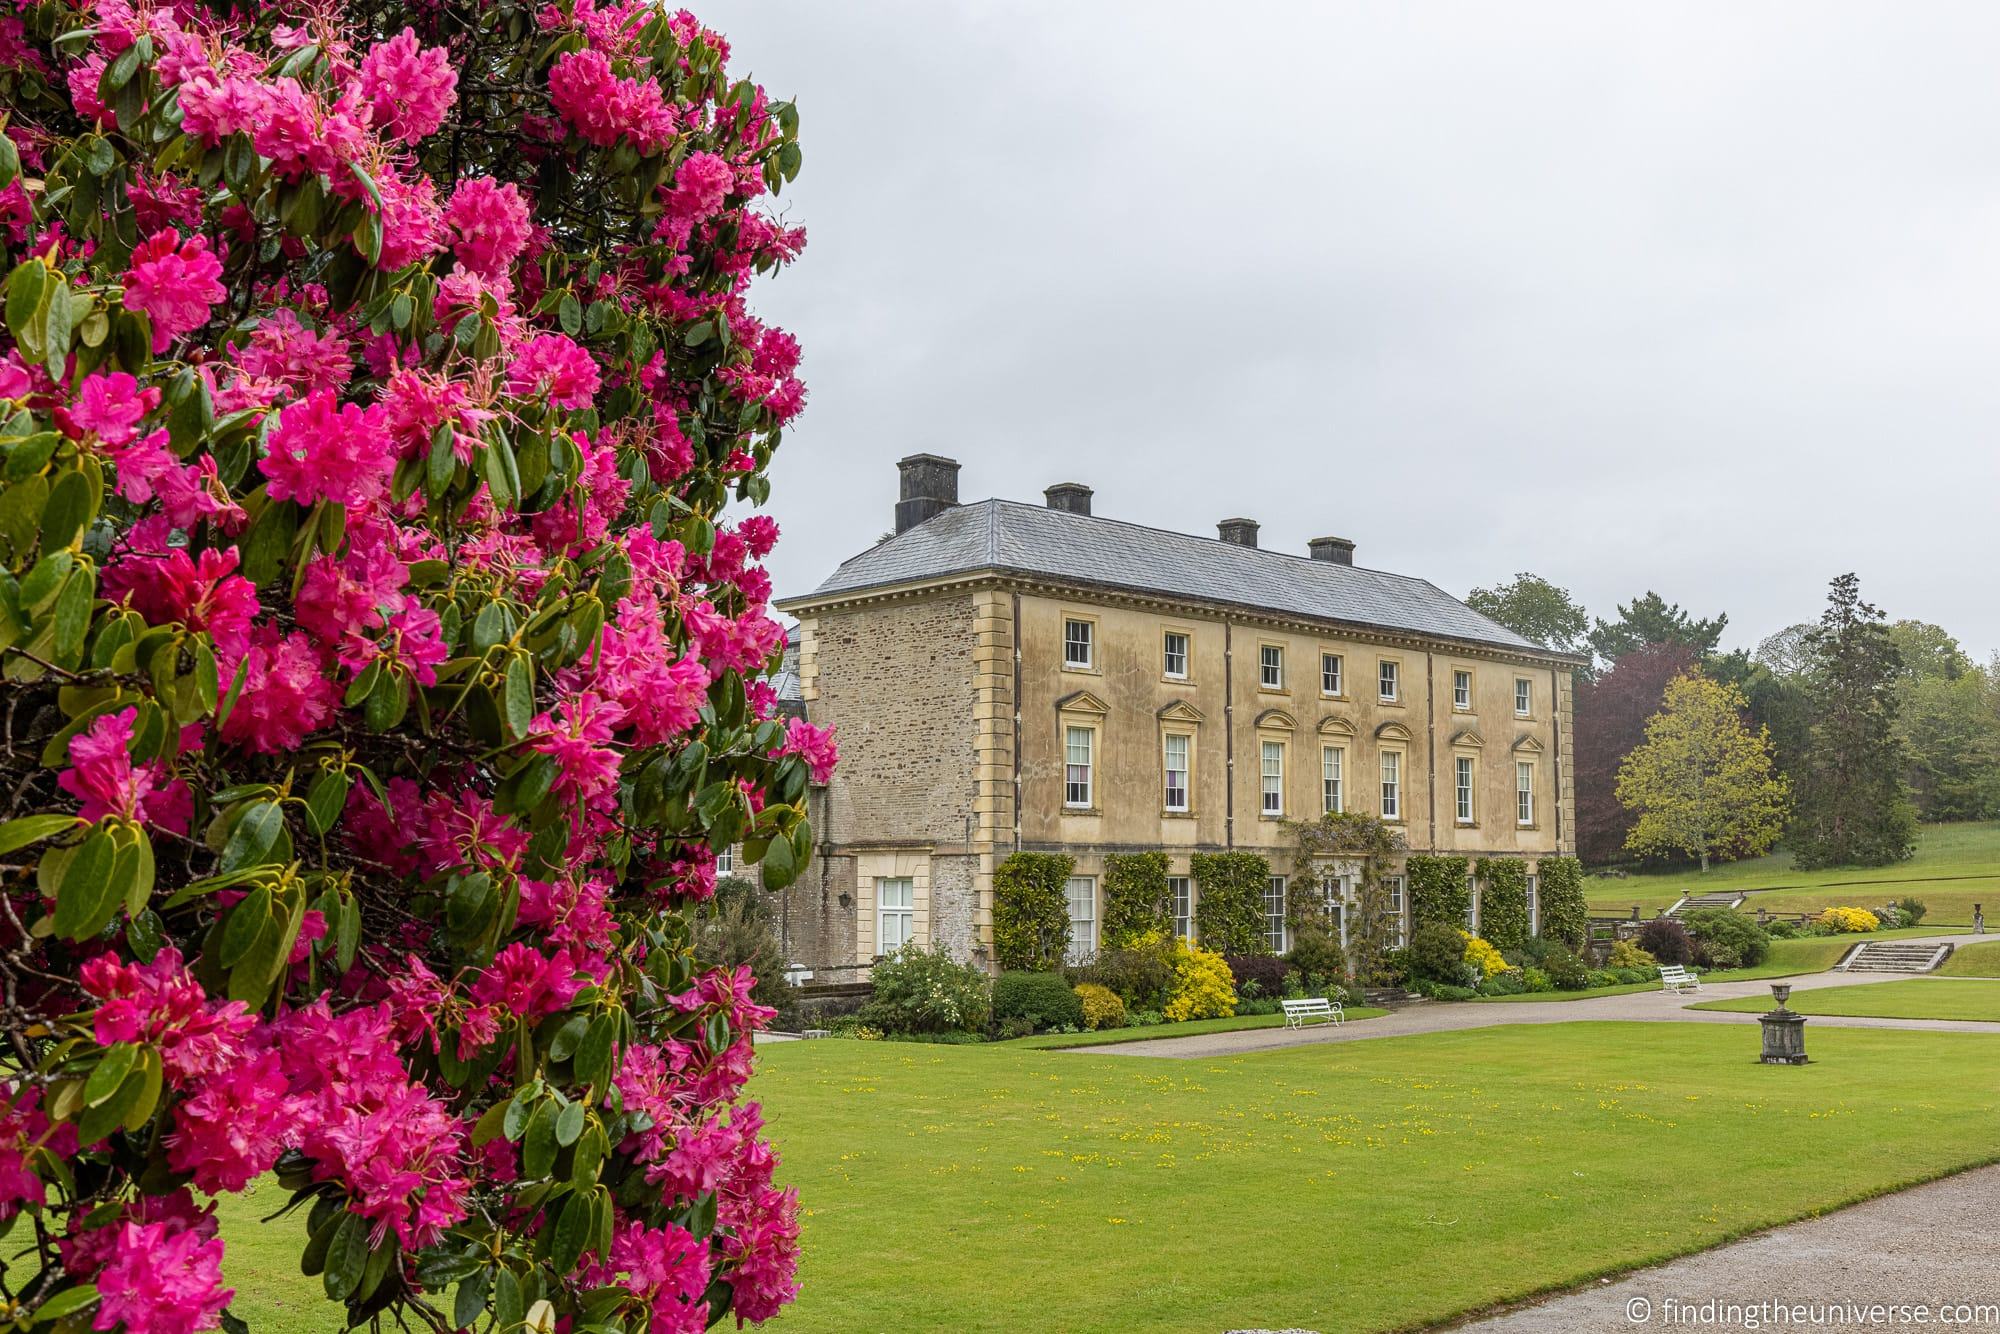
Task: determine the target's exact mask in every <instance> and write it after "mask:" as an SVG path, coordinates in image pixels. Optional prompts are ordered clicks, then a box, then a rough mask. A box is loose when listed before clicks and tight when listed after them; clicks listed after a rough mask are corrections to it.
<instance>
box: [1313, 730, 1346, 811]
mask: <svg viewBox="0 0 2000 1334" xmlns="http://www.w3.org/2000/svg"><path fill="white" fill-rule="evenodd" d="M1319 804H1320V810H1321V812H1322V813H1324V814H1327V815H1334V814H1337V813H1339V812H1340V811H1343V810H1345V809H1347V747H1345V746H1321V747H1320V748H1319Z"/></svg>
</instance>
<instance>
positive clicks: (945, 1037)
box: [882, 1033, 986, 1047]
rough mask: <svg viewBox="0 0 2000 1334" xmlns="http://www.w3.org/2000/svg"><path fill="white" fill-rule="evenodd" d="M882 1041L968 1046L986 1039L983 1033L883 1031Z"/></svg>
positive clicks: (939, 1045)
mask: <svg viewBox="0 0 2000 1334" xmlns="http://www.w3.org/2000/svg"><path fill="white" fill-rule="evenodd" d="M882 1041H884V1042H927V1043H929V1044H931V1045H932V1046H937V1047H968V1046H971V1045H972V1044H974V1043H978V1042H984V1041H986V1035H985V1034H984V1033H884V1034H883V1035H882Z"/></svg>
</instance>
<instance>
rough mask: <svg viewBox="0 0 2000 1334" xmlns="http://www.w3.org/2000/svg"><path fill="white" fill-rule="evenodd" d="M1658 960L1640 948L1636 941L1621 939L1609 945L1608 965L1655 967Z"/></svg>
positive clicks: (1615, 966)
mask: <svg viewBox="0 0 2000 1334" xmlns="http://www.w3.org/2000/svg"><path fill="white" fill-rule="evenodd" d="M1659 964H1660V961H1659V960H1658V959H1655V958H1654V957H1653V956H1652V955H1650V954H1648V953H1647V952H1646V951H1645V950H1643V949H1640V948H1639V945H1638V942H1636V941H1631V940H1621V941H1619V942H1618V943H1617V944H1615V945H1613V946H1612V947H1611V958H1610V960H1609V964H1608V966H1610V967H1612V968H1657V967H1659Z"/></svg>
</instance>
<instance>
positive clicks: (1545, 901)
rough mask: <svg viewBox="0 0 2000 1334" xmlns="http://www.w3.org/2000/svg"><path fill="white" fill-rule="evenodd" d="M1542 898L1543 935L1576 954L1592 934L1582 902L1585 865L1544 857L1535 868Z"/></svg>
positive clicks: (1574, 861)
mask: <svg viewBox="0 0 2000 1334" xmlns="http://www.w3.org/2000/svg"><path fill="white" fill-rule="evenodd" d="M1535 874H1536V875H1537V877H1538V878H1539V893H1540V898H1541V917H1542V935H1543V936H1544V937H1546V938H1547V939H1549V940H1556V941H1561V942H1562V943H1563V944H1565V945H1567V946H1569V948H1571V949H1573V950H1580V949H1582V948H1583V945H1584V940H1585V938H1586V937H1587V936H1588V934H1589V932H1590V910H1589V908H1587V907H1586V906H1585V905H1584V901H1583V863H1582V862H1580V861H1578V860H1577V859H1576V858H1574V857H1544V858H1542V859H1541V860H1540V861H1539V862H1537V863H1536V865H1535Z"/></svg>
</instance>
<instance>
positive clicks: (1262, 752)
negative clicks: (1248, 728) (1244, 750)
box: [1257, 741, 1285, 815]
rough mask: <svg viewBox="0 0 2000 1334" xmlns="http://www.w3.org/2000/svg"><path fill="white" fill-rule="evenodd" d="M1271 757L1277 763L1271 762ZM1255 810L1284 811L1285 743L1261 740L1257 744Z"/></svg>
mask: <svg viewBox="0 0 2000 1334" xmlns="http://www.w3.org/2000/svg"><path fill="white" fill-rule="evenodd" d="M1273 758H1275V759H1276V761H1277V763H1276V764H1275V765H1273V764H1272V760H1273ZM1257 792H1258V800H1257V811H1258V813H1259V814H1260V815H1283V814H1284V813H1285V743H1284V742H1282V741H1261V742H1259V743H1258V746H1257Z"/></svg>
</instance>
